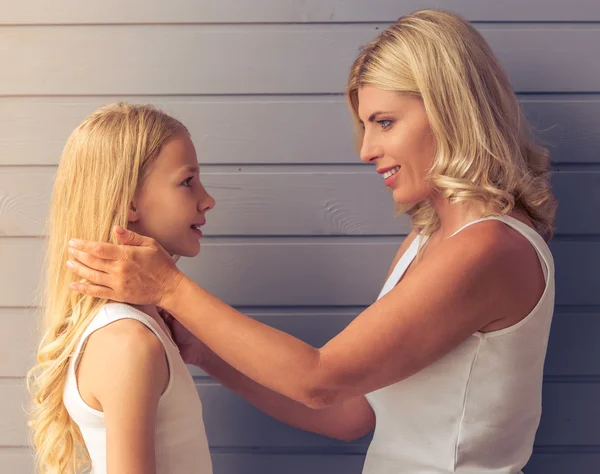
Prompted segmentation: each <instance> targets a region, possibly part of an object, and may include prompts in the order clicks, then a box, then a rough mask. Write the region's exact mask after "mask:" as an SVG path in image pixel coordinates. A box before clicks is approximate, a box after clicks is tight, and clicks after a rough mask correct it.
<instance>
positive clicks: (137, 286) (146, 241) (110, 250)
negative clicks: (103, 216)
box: [67, 226, 183, 307]
mask: <svg viewBox="0 0 600 474" xmlns="http://www.w3.org/2000/svg"><path fill="white" fill-rule="evenodd" d="M114 232H115V235H116V236H117V239H118V240H119V241H120V242H121V243H123V244H124V245H115V244H109V243H104V242H93V241H88V240H72V241H70V242H69V247H70V248H69V254H70V257H71V260H69V262H68V263H67V266H68V267H69V268H70V269H71V271H72V272H73V273H75V274H76V275H78V276H80V277H81V278H83V279H85V280H87V281H86V282H77V283H73V284H72V285H71V288H72V289H74V290H76V291H78V292H80V293H82V294H84V295H92V296H95V297H97V298H106V299H110V300H114V301H120V302H124V303H130V304H155V305H157V306H161V307H164V306H166V304H165V303H166V302H167V301H168V300H169V298H170V296H171V295H173V293H174V292H175V290H176V289H177V287H178V285H179V283H180V282H181V280H182V278H183V274H182V273H181V272H180V271H179V269H178V268H177V266H176V265H175V262H174V260H173V258H172V257H171V256H170V255H169V254H168V252H167V251H166V250H165V249H164V248H162V247H161V246H160V244H159V243H158V242H156V241H155V240H154V239H152V238H150V237H144V236H141V235H139V234H136V233H135V232H133V231H130V230H127V229H123V228H122V227H120V226H115V229H114Z"/></svg>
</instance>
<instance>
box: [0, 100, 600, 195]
mask: <svg viewBox="0 0 600 474" xmlns="http://www.w3.org/2000/svg"><path fill="white" fill-rule="evenodd" d="M119 100H125V101H128V102H133V103H152V104H154V105H156V106H157V107H160V108H162V109H164V110H165V111H167V112H168V113H171V114H172V115H173V116H175V117H177V118H178V119H180V120H181V121H182V122H183V123H184V124H185V125H186V126H187V127H188V129H189V130H190V132H191V134H192V139H193V141H194V143H195V145H196V148H197V151H198V159H199V161H200V163H201V164H220V165H222V164H258V163H269V164H272V163H278V164H284V163H285V164H292V163H296V164H319V165H323V164H327V163H336V164H337V163H340V164H341V163H346V164H355V163H358V162H359V159H358V156H357V153H356V151H355V149H354V144H353V138H352V122H351V119H350V113H349V111H348V106H347V104H346V102H345V101H344V98H343V97H340V96H334V97H329V96H256V97H253V96H219V97H214V96H208V97H201V96H192V97H173V96H171V97H150V96H145V97H143V96H142V97H137V96H108V97H0V146H1V147H2V153H0V165H22V164H27V165H35V164H38V165H56V164H58V162H59V159H60V155H61V152H62V149H63V147H64V144H65V142H66V140H67V138H68V137H69V134H70V133H71V132H72V130H73V129H74V128H75V127H76V126H77V125H78V124H79V122H80V121H81V120H83V119H84V118H85V117H86V115H88V114H89V113H91V112H92V111H93V110H95V109H96V108H98V107H100V106H101V105H103V104H108V103H112V102H117V101H119ZM520 101H521V104H522V106H523V108H524V110H525V112H526V114H527V116H528V118H529V119H530V121H531V122H532V124H533V125H534V127H535V128H536V129H537V136H538V137H539V139H540V140H542V141H543V143H545V144H546V146H548V147H549V149H550V151H551V153H552V161H553V163H555V164H563V163H567V164H571V163H600V95H580V96H577V95H556V94H554V95H542V96H535V95H522V96H521V97H520ZM0 189H1V188H0Z"/></svg>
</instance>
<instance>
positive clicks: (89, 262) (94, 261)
mask: <svg viewBox="0 0 600 474" xmlns="http://www.w3.org/2000/svg"><path fill="white" fill-rule="evenodd" d="M69 255H70V257H71V259H73V260H75V261H77V262H81V263H83V264H84V265H85V266H87V267H89V268H91V269H93V270H98V271H100V272H104V273H109V272H110V263H112V262H111V260H105V259H103V258H98V257H94V256H93V255H91V254H89V253H85V252H82V251H81V250H76V249H74V248H73V247H70V248H69Z"/></svg>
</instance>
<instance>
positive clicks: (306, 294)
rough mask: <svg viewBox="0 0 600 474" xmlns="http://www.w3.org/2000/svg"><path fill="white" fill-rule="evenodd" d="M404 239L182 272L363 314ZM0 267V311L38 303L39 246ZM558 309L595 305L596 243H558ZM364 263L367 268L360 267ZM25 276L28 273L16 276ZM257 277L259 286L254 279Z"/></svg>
mask: <svg viewBox="0 0 600 474" xmlns="http://www.w3.org/2000/svg"><path fill="white" fill-rule="evenodd" d="M401 240H402V238H401V237H364V238H360V239H355V238H352V237H348V238H344V237H331V238H329V237H328V238H286V239H277V238H256V239H249V240H244V239H235V238H223V239H214V240H213V239H211V240H206V241H204V243H203V244H202V246H203V250H202V252H201V256H200V257H197V258H194V259H182V260H181V263H180V265H179V266H180V268H181V269H182V270H183V271H184V272H185V273H186V274H187V275H189V276H190V277H191V278H192V279H194V280H195V281H196V282H198V283H199V284H200V285H202V286H204V287H205V288H206V289H207V290H208V291H210V292H212V293H214V294H215V295H217V296H218V297H220V298H222V299H223V300H225V301H227V302H228V303H229V304H232V305H237V306H305V305H309V306H331V305H333V306H366V305H369V304H371V303H372V302H373V301H374V300H375V298H376V297H377V294H378V293H379V290H380V289H381V286H382V285H383V282H384V279H385V275H386V274H387V271H388V269H389V265H390V263H391V261H392V258H393V256H394V255H395V253H396V251H397V249H398V247H399V245H400V243H401ZM1 244H2V245H1V246H0V261H2V262H3V263H4V265H6V268H8V269H11V270H10V271H8V272H2V273H0V302H2V306H28V305H35V304H36V303H37V301H38V300H37V299H36V296H35V295H36V294H37V292H38V291H39V287H38V281H39V279H38V275H40V265H41V256H42V245H41V239H35V238H4V239H2V241H1ZM550 248H551V250H552V251H553V253H554V258H555V261H556V269H557V274H556V287H557V290H556V303H557V304H559V305H600V293H599V292H598V284H597V281H596V280H595V279H594V278H590V276H593V275H595V274H596V272H597V269H598V268H600V243H598V242H595V241H585V240H584V241H579V240H576V241H556V242H553V243H552V244H551V246H550ZM365 262H368V265H366V264H365ZM18 268H27V269H28V271H27V272H24V271H17V270H16V269H18ZM257 275H259V276H260V278H257Z"/></svg>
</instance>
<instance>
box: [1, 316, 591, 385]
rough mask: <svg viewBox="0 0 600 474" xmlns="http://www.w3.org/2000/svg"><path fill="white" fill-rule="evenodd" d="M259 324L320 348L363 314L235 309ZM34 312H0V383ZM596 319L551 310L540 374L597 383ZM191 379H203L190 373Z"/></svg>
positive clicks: (27, 341)
mask: <svg viewBox="0 0 600 474" xmlns="http://www.w3.org/2000/svg"><path fill="white" fill-rule="evenodd" d="M239 309H240V311H242V312H244V313H245V314H248V315H250V316H252V317H253V318H255V319H256V320H258V321H261V322H262V323H265V324H268V325H269V326H272V327H274V328H277V329H279V330H281V331H285V332H287V333H289V334H292V335H293V336H295V337H298V338H300V339H302V340H303V341H305V342H307V343H309V344H311V345H312V346H314V347H322V346H323V345H325V343H326V342H327V341H328V340H329V339H331V338H333V337H334V336H335V335H336V334H338V333H339V332H341V331H342V330H343V329H344V328H345V327H346V326H347V325H348V324H349V323H350V321H352V320H353V319H354V318H355V317H356V316H357V315H358V314H359V313H360V312H361V311H362V309H363V308H344V307H340V308H265V309H263V310H257V309H255V308H254V309H253V308H243V307H242V308H239ZM39 311H41V309H40V310H37V309H33V308H31V309H26V308H0V327H2V328H3V330H2V331H1V332H0V378H2V377H24V376H25V375H26V373H27V370H29V368H30V367H31V366H32V365H33V362H34V355H35V350H36V345H37V341H38V337H37V336H38V332H37V324H38V321H39V317H40V313H39ZM599 332H600V313H588V312H585V313H575V312H565V310H562V309H560V308H559V309H557V310H556V312H555V315H554V320H553V323H552V331H551V334H550V343H549V348H548V356H547V358H546V365H545V374H546V376H547V377H550V379H553V378H554V379H556V378H558V377H563V378H564V377H577V378H578V379H581V378H583V377H589V378H590V380H595V378H598V377H600V366H599V365H598V363H597V361H598V360H600V345H599V344H596V342H597V334H598V333H599ZM190 369H191V372H192V374H193V375H194V376H206V374H205V373H204V372H203V371H201V370H200V369H198V368H197V367H190Z"/></svg>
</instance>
